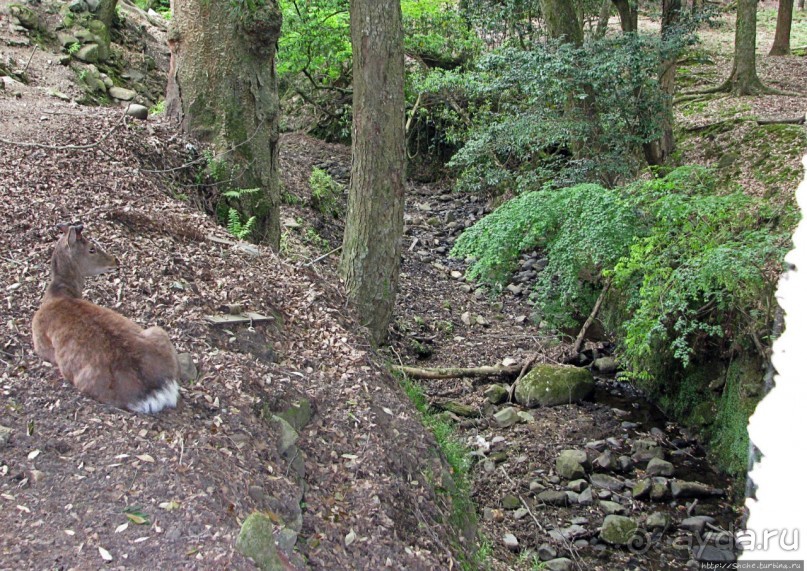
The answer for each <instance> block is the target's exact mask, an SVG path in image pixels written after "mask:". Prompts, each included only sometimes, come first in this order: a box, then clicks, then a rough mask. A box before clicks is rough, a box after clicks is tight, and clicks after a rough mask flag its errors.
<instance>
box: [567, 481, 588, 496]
mask: <svg viewBox="0 0 807 571" xmlns="http://www.w3.org/2000/svg"><path fill="white" fill-rule="evenodd" d="M566 487H567V488H568V489H570V490H571V491H573V492H577V493H578V494H579V493H580V492H582V491H583V490H585V489H586V488H588V482H587V481H585V480H583V479H582V478H581V479H579V480H572V481H571V482H569V484H568V485H567V486H566Z"/></svg>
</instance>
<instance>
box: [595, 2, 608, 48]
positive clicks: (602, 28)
mask: <svg viewBox="0 0 807 571" xmlns="http://www.w3.org/2000/svg"><path fill="white" fill-rule="evenodd" d="M610 18H611V0H602V5H601V6H600V17H599V18H598V19H597V29H596V30H595V32H594V37H595V38H597V39H600V38H604V37H605V33H606V32H607V31H608V20H609V19H610Z"/></svg>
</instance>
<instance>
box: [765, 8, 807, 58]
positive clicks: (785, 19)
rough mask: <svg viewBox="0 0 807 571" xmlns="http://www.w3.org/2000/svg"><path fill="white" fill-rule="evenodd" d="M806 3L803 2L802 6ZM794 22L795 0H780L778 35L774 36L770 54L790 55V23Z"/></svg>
mask: <svg viewBox="0 0 807 571" xmlns="http://www.w3.org/2000/svg"><path fill="white" fill-rule="evenodd" d="M803 7H804V4H802V8H803ZM792 22H793V0H779V11H778V12H777V13H776V36H774V38H773V46H771V51H770V55H772V56H786V55H790V25H791V24H792Z"/></svg>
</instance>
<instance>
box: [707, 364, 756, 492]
mask: <svg viewBox="0 0 807 571" xmlns="http://www.w3.org/2000/svg"><path fill="white" fill-rule="evenodd" d="M761 382H762V371H761V370H760V366H759V363H758V362H757V361H755V360H747V359H746V360H738V361H735V362H733V363H732V364H731V365H730V366H729V368H728V371H727V374H726V385H725V386H724V388H723V394H722V395H721V396H720V399H719V401H718V402H717V414H716V415H715V421H714V425H713V426H712V428H711V431H710V451H711V453H712V454H713V455H714V457H715V458H716V459H717V461H718V464H719V465H720V467H721V468H722V469H723V470H725V471H726V472H728V473H729V474H732V475H733V476H742V475H744V474H745V470H746V468H747V467H748V417H750V416H751V413H753V412H754V408H756V405H757V402H758V401H759V397H758V396H751V395H755V394H757V393H759V390H758V385H759V384H761Z"/></svg>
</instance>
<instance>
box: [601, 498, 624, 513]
mask: <svg viewBox="0 0 807 571" xmlns="http://www.w3.org/2000/svg"><path fill="white" fill-rule="evenodd" d="M600 508H602V511H603V512H605V514H606V515H611V514H617V515H622V514H624V513H625V506H623V505H622V504H619V503H617V502H610V501H607V500H601V501H600Z"/></svg>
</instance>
